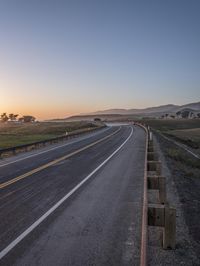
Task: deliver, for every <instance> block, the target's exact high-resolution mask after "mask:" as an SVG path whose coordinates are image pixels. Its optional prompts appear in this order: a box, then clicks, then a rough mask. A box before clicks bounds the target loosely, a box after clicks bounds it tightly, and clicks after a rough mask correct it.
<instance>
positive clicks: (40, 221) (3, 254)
mask: <svg viewBox="0 0 200 266" xmlns="http://www.w3.org/2000/svg"><path fill="white" fill-rule="evenodd" d="M132 134H133V128H132V127H131V133H130V134H129V136H128V138H127V139H126V140H125V141H124V142H123V143H122V144H121V145H120V146H119V147H118V148H117V149H116V150H115V151H114V152H113V153H112V154H111V155H110V156H109V157H108V158H107V159H106V160H105V161H103V162H102V163H101V164H100V165H99V166H98V167H97V168H95V169H94V170H93V171H92V172H91V173H90V174H89V175H88V176H86V177H85V178H84V179H83V180H82V181H81V182H80V183H79V184H78V185H76V186H75V187H74V188H73V189H72V190H71V191H70V192H68V193H67V194H66V195H65V196H64V197H63V198H62V199H60V200H59V201H58V202H57V203H56V204H55V205H54V206H53V207H51V208H50V209H49V210H48V211H47V212H46V213H45V214H43V215H42V216H41V217H40V218H39V219H38V220H37V221H35V222H34V223H33V224H32V225H31V226H30V227H29V228H27V229H26V230H25V231H24V232H23V233H22V234H21V235H19V236H18V237H17V238H16V239H15V240H14V241H12V242H11V243H10V244H9V245H8V246H7V247H6V248H4V249H3V250H2V251H1V252H0V259H2V258H3V257H4V256H5V255H6V254H7V253H8V252H9V251H11V250H12V249H13V248H14V247H15V246H16V245H17V244H18V243H19V242H21V241H22V240H23V239H24V238H25V237H26V236H27V235H29V234H30V233H31V232H32V231H33V230H34V229H35V228H36V227H37V226H38V225H39V224H41V223H42V222H43V221H44V220H45V219H46V218H47V217H48V216H49V215H50V214H51V213H53V212H54V211H55V210H56V209H57V208H58V207H59V206H60V205H61V204H62V203H63V202H64V201H65V200H67V199H68V198H69V197H70V196H71V195H72V194H74V193H75V192H76V191H77V190H78V189H79V188H80V187H81V186H82V185H83V184H84V183H85V182H86V181H87V180H88V179H90V178H91V177H92V176H93V175H94V174H95V173H96V172H97V171H98V170H99V169H100V168H101V167H102V166H104V165H105V164H106V163H107V162H108V161H109V160H110V159H111V158H112V157H113V156H114V155H115V154H116V153H117V152H118V151H119V150H120V149H121V148H122V147H123V146H124V145H125V144H126V143H127V141H128V140H129V139H130V138H131V136H132Z"/></svg>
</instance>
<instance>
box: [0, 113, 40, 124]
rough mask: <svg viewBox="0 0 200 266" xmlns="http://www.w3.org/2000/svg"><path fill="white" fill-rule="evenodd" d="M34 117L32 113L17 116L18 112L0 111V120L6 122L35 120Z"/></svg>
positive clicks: (29, 121)
mask: <svg viewBox="0 0 200 266" xmlns="http://www.w3.org/2000/svg"><path fill="white" fill-rule="evenodd" d="M35 120H36V118H35V117H34V116H32V115H24V116H22V117H19V115H18V114H12V113H11V114H8V115H7V113H2V114H1V116H0V122H2V123H6V122H21V123H31V122H35Z"/></svg>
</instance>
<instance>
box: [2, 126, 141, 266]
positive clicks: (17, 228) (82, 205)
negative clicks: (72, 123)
mask: <svg viewBox="0 0 200 266" xmlns="http://www.w3.org/2000/svg"><path fill="white" fill-rule="evenodd" d="M144 156H145V133H144V131H143V130H142V129H141V128H139V127H137V126H134V127H132V126H117V127H109V128H107V129H103V130H100V131H99V132H95V133H92V134H88V135H87V136H84V137H83V136H82V137H79V138H77V139H74V140H70V141H67V142H66V143H64V144H62V145H56V146H51V147H47V148H45V149H43V150H39V151H35V152H33V153H30V154H24V155H20V156H17V157H15V158H11V159H8V160H6V161H1V163H0V218H1V219H0V250H1V252H0V259H1V260H0V264H1V265H20V266H21V265H34V266H35V265H48V266H49V265H50V266H51V265H80V266H82V265H86V266H87V265H139V261H140V258H139V254H140V235H141V211H142V195H143V177H144Z"/></svg>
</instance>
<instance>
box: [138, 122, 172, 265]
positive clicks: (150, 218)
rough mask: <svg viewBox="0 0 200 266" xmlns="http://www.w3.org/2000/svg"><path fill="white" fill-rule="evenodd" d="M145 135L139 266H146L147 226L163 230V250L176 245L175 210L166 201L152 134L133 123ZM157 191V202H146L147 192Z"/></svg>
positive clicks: (164, 183) (164, 186)
mask: <svg viewBox="0 0 200 266" xmlns="http://www.w3.org/2000/svg"><path fill="white" fill-rule="evenodd" d="M135 124H136V125H138V126H139V127H141V128H143V129H144V131H145V133H146V144H145V165H144V191H143V206H142V228H141V248H140V266H146V265H147V259H148V254H147V245H148V226H158V227H161V228H162V229H163V240H162V247H163V249H175V244H176V209H175V208H173V207H171V206H170V205H169V203H168V201H167V195H166V182H165V177H163V176H162V163H161V162H160V161H159V160H158V154H157V153H156V151H155V147H154V145H153V138H152V132H151V130H150V128H149V127H147V126H146V125H143V124H140V123H135ZM151 189H153V190H158V194H159V201H158V202H155V203H152V202H151V203H149V202H148V190H151Z"/></svg>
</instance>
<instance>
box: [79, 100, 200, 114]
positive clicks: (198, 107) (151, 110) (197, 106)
mask: <svg viewBox="0 0 200 266" xmlns="http://www.w3.org/2000/svg"><path fill="white" fill-rule="evenodd" d="M185 108H189V109H192V110H193V111H194V112H195V111H200V102H195V103H189V104H184V105H174V104H167V105H160V106H156V107H147V108H143V109H108V110H102V111H97V112H91V113H87V114H82V115H114V114H115V115H116V114H118V115H135V114H155V113H159V114H160V113H167V112H169V113H175V112H178V111H181V110H183V109H185Z"/></svg>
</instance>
